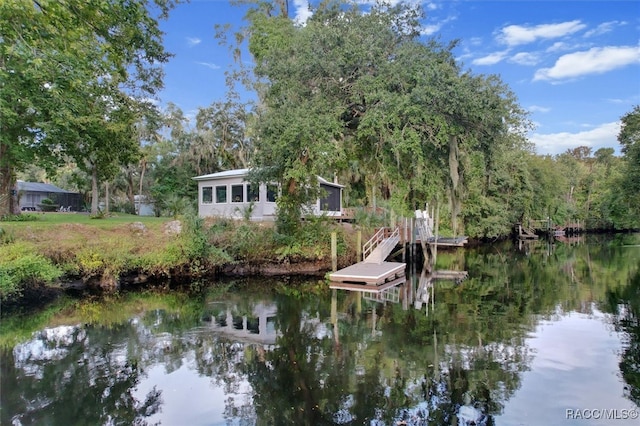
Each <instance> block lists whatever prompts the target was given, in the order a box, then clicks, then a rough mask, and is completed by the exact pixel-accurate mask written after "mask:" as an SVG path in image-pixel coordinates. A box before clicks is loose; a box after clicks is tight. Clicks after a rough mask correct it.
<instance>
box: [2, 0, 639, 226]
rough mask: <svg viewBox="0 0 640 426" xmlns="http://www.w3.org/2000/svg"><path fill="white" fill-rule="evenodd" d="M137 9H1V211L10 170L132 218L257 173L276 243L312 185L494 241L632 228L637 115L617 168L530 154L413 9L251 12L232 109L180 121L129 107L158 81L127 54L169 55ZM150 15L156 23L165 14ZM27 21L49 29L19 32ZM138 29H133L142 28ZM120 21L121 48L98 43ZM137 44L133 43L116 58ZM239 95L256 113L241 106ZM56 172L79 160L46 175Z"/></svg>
mask: <svg viewBox="0 0 640 426" xmlns="http://www.w3.org/2000/svg"><path fill="white" fill-rule="evenodd" d="M76 3H77V4H76ZM81 3H82V4H81ZM147 3H148V2H145V1H136V2H127V3H125V4H126V5H128V6H127V7H130V8H131V10H129V12H131V13H130V15H131V21H126V22H122V23H120V22H119V21H118V22H114V21H113V19H112V18H113V15H112V14H114V13H117V12H118V10H119V9H118V8H119V7H125V6H123V4H121V3H120V2H105V3H104V8H105V9H104V10H102V9H100V8H99V7H97V6H84V3H83V2H74V1H72V2H66V3H64V4H65V5H68V6H69V8H66V9H65V7H62V6H56V5H57V3H55V4H54V2H41V3H40V4H42V6H41V7H40V8H38V7H36V6H34V4H33V3H31V2H26V1H21V2H15V3H7V2H3V3H2V8H1V9H0V11H1V13H2V18H3V19H2V20H1V22H2V24H1V25H3V27H2V30H3V34H6V35H3V39H2V49H3V51H2V55H3V56H2V59H1V60H2V63H1V64H0V65H1V66H0V71H1V72H2V73H3V74H2V75H3V82H4V81H5V79H4V77H7V79H6V81H7V83H3V85H2V86H1V89H2V92H1V96H0V101H1V102H2V105H1V107H2V114H3V117H6V120H5V119H3V122H2V125H3V129H2V144H1V145H0V148H1V149H2V150H3V151H2V155H1V156H0V166H2V167H3V168H2V170H0V172H2V173H0V174H1V176H2V179H3V181H2V194H3V195H2V197H4V198H3V201H2V203H0V204H2V206H3V211H4V214H6V213H7V211H6V210H7V209H8V208H9V203H8V202H7V200H8V199H9V198H11V197H9V196H8V195H7V194H8V193H9V188H10V182H11V181H12V180H13V178H14V177H15V175H14V172H18V173H19V177H21V178H22V179H24V180H35V181H41V180H42V179H43V178H44V177H45V176H47V177H48V178H49V179H52V180H53V181H54V182H59V183H60V184H61V185H62V186H64V187H65V188H67V189H70V190H78V191H79V192H82V193H83V194H85V195H86V197H87V198H86V199H87V200H91V201H92V203H93V209H94V210H95V209H96V208H97V201H98V192H99V191H100V192H101V196H103V197H105V199H106V201H107V203H106V207H107V208H109V206H110V205H111V206H112V208H113V209H117V210H122V211H127V212H134V210H135V209H134V194H140V195H143V196H146V197H148V199H151V200H154V201H155V210H156V214H157V215H171V216H175V215H177V214H179V213H181V212H183V211H184V210H185V209H187V208H188V206H189V205H193V204H194V203H195V201H196V199H197V195H196V192H197V188H196V185H195V182H194V181H193V180H192V179H191V178H192V177H194V176H197V175H202V174H208V173H214V172H217V171H221V170H228V169H233V168H244V167H249V168H253V170H254V171H256V173H254V175H253V177H252V179H254V180H261V181H271V182H273V181H278V182H280V184H281V186H282V192H283V194H282V196H281V197H279V199H278V203H279V222H278V224H279V225H280V227H279V231H280V232H282V233H286V234H289V235H294V234H296V233H297V232H299V230H298V225H299V217H300V214H299V209H300V206H301V205H302V204H303V203H304V202H306V201H309V200H313V199H315V197H316V196H317V195H318V194H315V193H314V192H313V190H312V189H313V188H316V187H317V186H316V185H313V183H314V180H315V179H316V177H317V176H322V177H325V178H327V179H333V178H334V177H337V178H338V181H339V182H340V183H342V184H344V185H345V191H344V198H343V201H344V204H345V206H346V207H365V206H366V207H371V208H373V209H374V210H375V209H379V208H384V209H386V210H387V211H391V210H393V211H394V214H396V215H412V211H413V210H414V209H416V208H423V207H424V205H425V203H429V204H430V205H435V204H437V205H438V206H439V211H440V219H441V223H440V227H441V230H442V232H443V233H447V232H448V233H452V234H456V235H460V234H465V235H468V236H471V237H477V238H496V237H502V236H505V235H507V234H509V233H510V232H511V229H512V226H513V224H514V223H516V222H526V221H528V220H542V219H546V218H549V219H551V220H552V221H553V222H554V223H556V224H566V223H574V222H580V223H582V224H586V226H587V227H589V228H592V229H606V230H610V229H630V228H639V227H640V219H639V218H640V215H639V214H638V213H640V198H639V197H640V195H639V194H640V187H639V186H638V185H639V184H638V182H640V145H639V142H638V140H639V138H640V137H639V135H640V108H639V107H637V106H636V107H635V108H634V109H633V110H632V111H630V112H629V113H628V114H626V115H625V116H624V117H621V122H622V128H621V132H620V135H619V141H620V143H621V152H620V155H616V153H615V151H614V150H613V149H610V148H606V149H599V150H597V151H596V152H592V150H591V148H589V147H586V146H582V147H578V148H575V149H572V150H568V151H567V152H565V153H563V154H561V155H557V156H541V155H536V154H535V152H534V151H533V147H532V145H531V144H530V143H529V142H528V140H527V138H526V132H527V131H528V130H529V129H530V126H531V123H530V122H529V120H528V118H527V114H526V112H525V111H524V110H523V109H522V108H521V107H520V106H519V104H518V101H517V98H516V96H515V94H514V93H513V92H512V91H511V90H510V89H509V87H507V86H506V85H505V84H504V83H503V82H502V81H501V79H500V77H499V76H496V75H479V74H475V73H474V72H473V71H472V70H468V69H465V68H464V66H463V64H461V63H459V62H458V61H456V59H455V57H454V54H453V50H454V49H455V46H456V42H455V41H454V42H451V43H449V44H443V43H442V42H440V41H439V40H437V39H425V38H424V37H423V36H421V35H420V32H419V30H420V27H419V19H420V17H421V16H422V10H421V9H420V8H418V7H414V6H410V5H406V4H399V5H395V6H383V5H376V6H372V7H369V8H367V9H366V13H363V12H364V11H365V9H364V6H361V5H357V4H351V3H344V2H339V1H327V2H321V3H320V4H319V5H318V6H317V8H316V9H315V10H314V11H313V12H314V13H313V16H312V17H311V18H310V19H309V20H308V21H307V22H306V24H305V25H299V24H296V23H295V22H294V21H293V20H292V19H291V18H290V17H289V16H288V15H287V7H286V2H284V1H273V2H268V1H248V2H242V3H244V4H247V3H248V4H249V8H248V13H247V16H246V18H247V19H246V24H247V25H246V27H245V28H244V29H243V30H242V32H241V33H240V34H236V37H233V40H234V41H233V42H229V40H230V39H232V37H230V34H228V33H227V34H226V37H227V39H228V40H224V41H226V42H228V44H230V45H231V47H232V51H233V52H234V55H236V57H237V55H239V52H242V51H243V49H241V47H243V46H244V47H247V48H248V51H249V52H250V53H251V55H252V62H251V63H252V64H253V65H254V67H253V68H251V69H247V68H246V63H247V62H246V61H239V64H238V67H239V68H240V69H241V72H237V73H235V74H234V73H231V74H229V76H230V91H229V95H228V97H227V98H226V99H223V100H212V103H211V104H210V105H209V106H203V107H200V108H199V109H198V111H197V113H196V115H195V118H190V117H189V116H187V115H186V114H185V113H184V112H183V111H181V110H180V108H178V107H177V106H176V105H174V104H171V103H169V104H168V105H167V106H166V108H165V109H164V110H159V109H156V108H152V107H151V106H150V105H149V104H144V103H140V102H138V101H135V102H134V100H136V99H137V100H140V99H141V98H136V97H130V96H123V94H125V93H126V94H129V93H137V94H143V93H146V94H150V93H154V92H155V91H156V90H157V88H158V87H160V86H159V85H160V83H161V80H160V77H161V74H160V73H159V70H158V69H157V68H155V67H151V68H145V67H144V66H143V65H145V64H146V65H150V64H149V63H147V62H144V61H143V62H144V63H140V64H138V63H137V62H136V61H138V60H140V56H139V55H135V54H134V53H135V52H138V53H139V54H142V53H144V54H146V55H147V56H145V57H146V58H156V62H154V64H159V63H161V62H163V61H165V60H166V59H167V53H166V52H164V50H163V49H162V48H161V44H160V42H161V39H160V37H161V34H160V33H159V32H158V27H157V22H156V21H155V20H154V19H153V17H152V15H151V12H149V11H150V10H156V9H154V8H150V7H149V4H147ZM153 3H154V4H157V5H158V6H160V8H159V11H160V13H159V14H158V15H159V17H162V16H163V14H164V13H166V12H167V11H168V9H169V7H170V5H171V2H163V1H160V0H158V1H154V2H153ZM101 7H102V6H101ZM85 8H86V10H85ZM72 11H75V12H78V13H80V14H81V16H80V17H82V16H84V15H86V14H89V15H90V14H92V13H103V12H104V13H103V15H104V17H105V21H104V22H101V21H99V22H98V24H97V25H98V27H96V28H93V27H91V28H87V27H86V25H85V26H84V27H83V26H80V27H78V28H77V29H75V30H74V29H72V28H75V27H73V26H71V25H66V26H65V27H64V28H67V29H66V30H62V29H59V28H58V26H57V25H58V23H59V22H58V21H60V22H62V21H64V22H67V21H68V22H70V23H76V21H75V20H77V19H80V18H79V17H78V16H76V15H74V14H73V13H71V12H72ZM107 12H108V13H107ZM134 12H135V13H134ZM89 15H87V16H89ZM5 18H6V19H5ZM27 20H29V21H34V22H36V21H37V22H40V23H42V25H43V27H42V28H50V29H51V31H50V32H44V31H40V32H38V31H36V30H35V29H31V30H29V28H36V27H37V26H19V25H14V23H16V22H21V21H22V22H26V21H27ZM116 21H117V20H116ZM83 22H84V21H83ZM135 22H138V23H140V24H141V25H139V26H135V31H134V28H129V25H133V24H134V23H135ZM143 24H144V25H143ZM114 25H120V26H119V27H117V28H121V29H122V36H123V38H115V39H113V40H111V39H109V38H108V39H102V38H100V37H99V35H100V34H101V32H100V31H107V30H113V29H114V28H116V27H114ZM27 27H28V28H27ZM54 29H55V30H54ZM125 30H131V31H133V32H132V33H131V34H130V33H128V32H127V31H125ZM136 31H139V33H138V32H136ZM109 34H111V33H109ZM118 34H120V33H118ZM136 35H139V36H141V37H142V39H141V40H140V42H141V43H142V44H134V45H132V46H131V48H128V47H127V48H125V47H126V46H128V45H126V46H125V43H126V42H127V40H130V38H129V36H130V37H133V38H135V37H136ZM125 36H126V37H125ZM219 36H220V37H223V38H224V37H225V33H220V34H219ZM91 37H93V38H91ZM136 40H137V39H136ZM24 43H27V44H29V43H31V44H32V46H33V47H34V48H35V50H34V49H31V50H29V49H26V45H25V44H24ZM61 45H64V46H66V50H65V49H62V48H61V47H60V46H61ZM25 49H26V50H25ZM83 49H85V50H86V52H85V50H83ZM58 51H60V53H59V54H58V53H56V52H58ZM103 51H104V52H107V53H106V54H105V55H102V56H96V55H97V53H96V52H103ZM244 51H246V50H244ZM33 52H41V54H36V55H35V56H33V54H34V53H33ZM54 53H55V54H54ZM81 54H82V55H83V58H79V57H78V55H81ZM30 55H31V56H30ZM92 55H93V56H92ZM32 56H33V57H32ZM143 56H144V55H143ZM81 59H82V60H81ZM98 59H100V60H98ZM103 59H104V61H103ZM238 59H242V58H239V57H238ZM74 61H75V62H78V64H75V62H74ZM30 64H32V65H33V66H31V65H30ZM56 64H67V65H68V67H62V68H61V69H59V67H58V68H57V65H56ZM72 65H73V67H72ZM133 65H140V66H142V68H139V69H138V68H136V67H133ZM127 66H129V67H127ZM71 69H74V70H76V71H74V73H71V72H70V71H69V70H71ZM133 69H137V71H139V72H138V73H129V71H130V70H133ZM14 70H24V71H25V72H24V73H16V72H13V71H14ZM27 70H29V72H27ZM65 70H67V71H66V72H64V71H65ZM145 70H146V71H145ZM34 73H35V74H34ZM18 75H19V76H20V77H18ZM105 76H110V77H108V78H106V77H105ZM234 76H236V77H238V79H237V81H233V80H232V79H231V77H234ZM238 82H242V83H244V84H245V85H246V86H247V87H248V88H249V89H251V90H252V91H253V92H254V93H255V94H256V97H257V102H255V103H254V102H243V101H242V100H240V99H241V98H240V97H239V96H238V91H237V90H236V89H235V84H237V83H238ZM26 94H29V96H28V97H27V96H26ZM15 99H19V101H18V102H15ZM63 100H64V102H63ZM62 103H64V105H62V106H61V104H62ZM72 111H76V113H77V116H74V117H71V115H73V114H72ZM105 111H109V119H108V120H106V119H105ZM61 141H63V142H64V143H63V144H62V145H61V143H62V142H61ZM106 141H108V143H107V142H106ZM116 146H117V149H114V147H116ZM84 153H88V154H86V155H85V154H84ZM116 154H118V155H116ZM63 159H67V160H71V161H70V162H68V163H67V165H66V166H64V167H57V168H55V167H51V166H52V165H55V166H58V165H59V164H60V163H59V161H58V160H63ZM35 160H37V161H35ZM45 167H47V168H48V169H49V173H48V174H47V175H44V173H43V172H42V168H45ZM52 169H53V170H55V171H56V172H57V173H55V174H53V173H51V171H52ZM98 182H103V183H105V185H104V187H96V186H97V183H98ZM89 194H92V195H91V196H89ZM18 196H20V194H18ZM110 200H111V204H110V203H109V201H110ZM0 213H1V212H0Z"/></svg>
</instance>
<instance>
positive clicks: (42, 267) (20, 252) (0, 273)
mask: <svg viewBox="0 0 640 426" xmlns="http://www.w3.org/2000/svg"><path fill="white" fill-rule="evenodd" d="M61 275H62V271H61V270H60V269H59V268H57V267H56V266H54V265H53V264H52V263H51V262H50V261H49V260H48V259H46V258H45V257H44V256H42V255H40V254H37V253H35V248H34V247H33V246H32V245H31V244H27V243H13V244H5V245H1V246H0V301H2V302H5V301H7V300H9V299H12V298H17V297H19V296H20V295H21V294H22V292H23V290H24V289H25V288H26V287H27V286H30V285H41V284H49V283H52V282H53V281H55V280H56V279H58V278H59V277H60V276H61Z"/></svg>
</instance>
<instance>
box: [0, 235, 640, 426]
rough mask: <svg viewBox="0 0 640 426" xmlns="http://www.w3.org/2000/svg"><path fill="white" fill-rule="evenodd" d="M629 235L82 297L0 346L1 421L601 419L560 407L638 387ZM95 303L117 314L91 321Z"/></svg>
mask: <svg viewBox="0 0 640 426" xmlns="http://www.w3.org/2000/svg"><path fill="white" fill-rule="evenodd" d="M634 245H637V241H635V242H634V241H631V242H629V241H616V240H598V241H597V244H596V243H591V244H588V243H586V244H580V245H566V244H555V245H554V246H553V248H552V250H549V249H548V246H545V245H544V243H543V244H542V245H540V246H532V247H531V250H530V251H529V252H528V253H526V254H525V253H523V252H520V251H518V250H517V247H509V246H495V245H494V246H491V247H483V248H479V249H476V250H471V249H465V250H460V251H455V252H451V253H439V256H438V263H439V264H438V265H436V272H435V273H432V274H428V273H427V272H426V271H419V272H418V274H412V273H410V274H407V277H406V282H404V283H396V285H393V286H390V287H389V288H384V289H380V290H379V291H377V292H374V291H366V292H362V291H353V290H342V289H335V290H328V291H327V290H322V288H326V287H324V285H319V284H318V283H317V282H316V281H313V280H312V281H309V282H307V283H302V284H292V283H287V284H286V285H285V284H280V285H278V284H277V283H276V285H273V284H269V285H261V283H260V281H247V282H238V283H229V284H228V286H229V290H228V291H217V290H216V289H217V286H218V285H219V284H218V283H214V284H215V285H214V286H213V287H212V289H211V291H210V292H209V293H206V294H202V295H200V297H194V296H193V295H191V296H186V295H185V296H184V297H178V295H175V294H171V295H165V296H163V297H162V298H161V302H162V303H160V305H159V306H155V305H154V307H153V308H151V309H149V308H143V306H144V303H146V302H145V300H144V299H143V300H140V298H133V299H129V298H127V297H123V298H121V299H118V300H110V301H104V302H102V303H101V304H100V305H99V306H96V303H95V302H93V304H79V305H78V306H77V308H76V309H75V310H74V311H73V312H70V313H69V315H70V316H69V317H68V318H73V319H66V318H65V317H57V318H54V319H52V320H51V321H50V322H49V323H47V324H46V325H44V326H38V327H37V328H35V329H34V330H33V331H34V332H33V334H31V336H30V337H29V338H28V339H25V340H23V341H21V342H20V343H19V344H16V345H11V346H9V347H6V348H2V349H1V350H0V368H1V369H2V370H1V371H0V372H1V376H0V377H1V380H2V382H1V386H2V389H1V391H2V392H0V398H1V399H0V401H1V407H2V409H1V410H0V416H1V418H0V423H1V424H52V425H56V424H60V425H62V424H65V425H66V424H156V423H161V424H164V425H183V424H190V425H212V424H251V425H253V424H257V425H279V424H296V425H298V424H300V425H305V424H308V425H324V424H327V425H329V424H345V425H347V424H363V423H367V424H373V425H398V424H416V425H417V424H429V425H444V424H447V425H448V424H462V425H467V424H485V425H490V424H501V425H511V424H515V425H517V424H527V425H538V424H540V425H547V424H559V423H562V424H581V425H584V424H605V423H606V422H603V421H602V419H599V420H598V419H592V420H590V421H589V420H584V419H583V420H575V421H573V422H572V421H571V420H570V419H569V420H566V410H567V409H607V408H609V409H617V410H623V409H632V408H637V406H638V403H639V402H640V391H639V389H640V368H639V367H638V365H640V355H639V354H640V343H639V342H640V319H639V318H640V297H639V296H638V295H639V294H640V247H634ZM455 271H460V272H455ZM454 272H455V273H454ZM150 297H151V296H150ZM153 297H156V298H157V296H153ZM154 300H156V299H154ZM96 309H99V311H98V313H99V314H97V315H94V316H93V317H92V318H94V319H92V320H87V319H86V318H85V317H82V314H83V313H86V312H94V311H95V310H96ZM110 312H120V313H121V312H130V314H129V315H127V316H125V317H124V318H125V319H122V320H117V321H110V322H107V321H104V320H102V321H101V320H96V319H95V318H102V319H104V318H107V317H109V316H110ZM3 322H4V321H3ZM24 323H28V321H24ZM16 327H17V326H16ZM6 331H7V330H6V329H3V334H4V333H5V332H6ZM615 424H620V425H626V424H636V423H635V421H634V420H632V419H620V420H618V421H616V423H615Z"/></svg>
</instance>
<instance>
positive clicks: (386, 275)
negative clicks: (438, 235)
mask: <svg viewBox="0 0 640 426" xmlns="http://www.w3.org/2000/svg"><path fill="white" fill-rule="evenodd" d="M406 266H407V265H406V264H405V263H399V262H382V263H372V262H359V263H356V264H355V265H351V266H347V267H346V268H343V269H340V270H339V271H336V272H333V273H331V274H329V280H330V281H333V282H339V283H351V284H359V285H362V284H365V285H375V286H379V285H381V284H385V283H387V282H389V281H393V280H395V279H396V278H400V277H404V275H405V268H406ZM332 288H333V287H332Z"/></svg>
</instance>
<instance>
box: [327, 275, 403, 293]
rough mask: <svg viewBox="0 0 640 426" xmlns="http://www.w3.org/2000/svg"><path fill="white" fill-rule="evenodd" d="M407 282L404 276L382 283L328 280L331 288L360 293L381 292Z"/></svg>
mask: <svg viewBox="0 0 640 426" xmlns="http://www.w3.org/2000/svg"><path fill="white" fill-rule="evenodd" d="M406 282H407V279H406V277H400V278H396V279H395V280H391V281H387V282H386V283H384V284H380V285H378V284H354V283H345V282H330V283H329V288H330V289H333V290H349V291H359V292H361V293H373V294H378V293H382V292H384V291H385V290H388V289H390V288H393V287H396V286H399V285H401V284H404V283H406Z"/></svg>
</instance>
